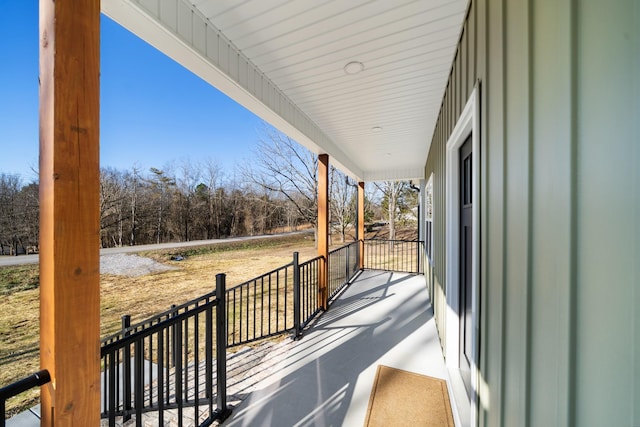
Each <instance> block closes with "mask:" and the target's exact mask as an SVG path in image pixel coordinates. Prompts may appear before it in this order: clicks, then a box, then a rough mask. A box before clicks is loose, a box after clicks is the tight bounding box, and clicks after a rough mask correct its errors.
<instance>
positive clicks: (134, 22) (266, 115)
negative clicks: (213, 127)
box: [101, 0, 364, 180]
mask: <svg viewBox="0 0 640 427" xmlns="http://www.w3.org/2000/svg"><path fill="white" fill-rule="evenodd" d="M168 8H175V10H176V11H177V13H163V11H165V10H166V9H168ZM101 9H102V12H103V13H104V14H105V15H106V16H108V17H110V18H111V19H113V20H114V21H116V22H118V23H119V24H120V25H122V26H123V27H125V28H127V29H128V30H129V31H131V32H132V33H134V34H136V35H137V36H138V37H140V38H142V39H143V40H145V41H146V42H147V43H149V44H151V45H152V46H154V47H155V48H156V49H158V50H160V51H161V52H163V53H164V54H166V55H167V56H169V57H170V58H172V59H173V60H175V61H176V62H178V63H180V64H181V65H183V66H184V67H186V68H187V69H189V70H190V71H192V72H193V73H195V74H196V75H198V76H200V77H201V78H202V79H204V80H205V81H207V82H209V83H210V84H212V85H213V86H214V87H216V88H217V89H218V90H220V91H221V92H223V93H224V94H226V95H227V96H229V97H230V98H232V99H234V100H235V101H236V102H238V103H239V104H240V105H242V106H244V107H245V108H247V109H248V110H249V111H251V112H252V113H254V114H256V115H257V116H258V117H260V118H262V119H263V120H265V121H267V122H269V123H270V124H271V125H273V126H274V127H276V128H278V129H279V130H280V131H282V132H284V133H285V134H287V135H289V136H290V137H291V138H293V139H294V140H296V141H297V142H299V143H300V144H302V145H304V146H305V147H307V148H308V149H309V150H311V151H313V152H315V153H317V154H321V153H328V154H329V155H330V159H331V163H332V164H334V165H335V166H336V167H338V168H339V169H341V170H343V171H344V172H346V173H347V174H348V175H350V176H352V177H353V178H355V179H357V180H363V179H364V174H363V172H362V170H361V169H360V168H359V167H358V166H357V165H356V164H355V163H354V162H353V161H352V160H351V159H350V158H349V157H348V156H346V155H345V154H344V153H343V152H342V150H340V149H339V148H338V147H337V146H336V145H335V143H334V142H333V141H331V139H330V138H329V137H328V136H327V135H325V134H324V132H323V131H322V130H321V129H320V128H319V127H318V126H317V125H316V124H315V123H314V122H313V121H312V120H311V119H310V118H309V117H308V116H307V115H306V114H305V113H304V112H303V111H302V110H300V109H299V108H298V107H297V106H296V105H295V104H294V103H293V102H292V101H291V100H289V99H288V98H287V97H286V95H284V93H282V92H281V91H280V90H279V89H278V88H277V87H276V85H275V84H273V83H272V82H271V81H270V80H269V79H268V78H267V77H266V76H265V75H264V74H263V73H262V72H261V71H260V70H259V69H258V68H257V67H255V66H254V65H253V64H252V63H251V62H250V61H249V60H248V59H247V58H246V57H245V56H244V55H243V54H242V53H241V52H239V51H238V50H237V49H236V47H235V46H234V45H233V44H232V43H231V42H230V41H229V40H228V39H227V38H226V37H225V36H224V35H223V34H222V33H221V32H220V31H218V30H217V29H216V28H215V27H214V26H213V25H212V24H211V23H209V22H207V21H206V20H205V18H204V17H203V16H202V15H201V14H200V13H199V12H198V11H197V10H194V9H192V8H190V6H189V5H187V4H185V3H184V2H182V1H181V0H162V1H160V0H103V1H102V4H101ZM173 17H175V19H172V18H173Z"/></svg>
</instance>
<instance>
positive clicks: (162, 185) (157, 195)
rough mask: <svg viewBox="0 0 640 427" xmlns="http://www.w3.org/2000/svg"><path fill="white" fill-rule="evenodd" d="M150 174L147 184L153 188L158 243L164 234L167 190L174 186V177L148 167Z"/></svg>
mask: <svg viewBox="0 0 640 427" xmlns="http://www.w3.org/2000/svg"><path fill="white" fill-rule="evenodd" d="M150 171H151V173H152V176H151V178H149V184H150V185H151V187H152V189H153V194H154V199H155V206H156V214H157V216H156V219H157V222H156V231H155V236H156V243H160V242H161V241H163V240H164V238H163V236H164V235H165V222H166V218H165V215H166V211H167V206H168V201H169V200H168V199H169V192H170V190H171V189H172V188H173V187H175V185H176V181H175V178H172V177H171V176H169V174H168V173H167V172H165V171H163V170H160V169H157V168H151V169H150Z"/></svg>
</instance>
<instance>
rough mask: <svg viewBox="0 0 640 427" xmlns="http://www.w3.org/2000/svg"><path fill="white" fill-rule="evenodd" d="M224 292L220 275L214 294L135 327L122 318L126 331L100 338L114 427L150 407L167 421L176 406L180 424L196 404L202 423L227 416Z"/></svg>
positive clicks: (106, 413) (105, 398) (105, 409)
mask: <svg viewBox="0 0 640 427" xmlns="http://www.w3.org/2000/svg"><path fill="white" fill-rule="evenodd" d="M224 296H225V276H224V275H223V274H219V275H218V276H216V290H215V291H214V292H211V293H209V294H206V295H203V296H201V297H200V298H197V299H195V300H192V301H189V302H187V303H185V304H182V305H179V306H174V307H172V308H171V309H170V310H167V311H165V312H163V313H160V314H159V315H157V316H154V317H153V318H150V319H148V320H145V321H143V322H140V323H137V324H135V325H129V317H128V316H124V317H123V329H122V331H121V332H119V333H117V334H114V335H111V336H109V337H107V338H105V339H103V340H102V347H101V360H102V369H103V371H102V386H101V388H102V400H101V407H102V409H101V412H102V417H103V418H108V420H109V425H110V426H115V425H116V418H117V417H122V422H125V421H127V420H129V419H131V417H132V415H135V416H136V424H137V425H141V424H140V423H141V416H142V414H143V413H145V412H150V411H157V412H158V423H159V425H164V418H165V410H168V409H177V414H178V420H179V422H180V420H182V417H183V412H184V410H185V408H193V411H194V412H193V414H194V416H193V418H194V419H196V420H200V419H203V418H204V419H205V421H203V422H202V423H200V424H199V425H201V426H207V425H210V424H212V423H213V422H214V421H215V420H221V419H224V418H226V417H227V416H228V414H229V412H230V411H229V410H228V409H227V405H226V346H227V345H226V339H227V333H226V322H225V308H224V305H225V297H224ZM214 322H215V323H214ZM214 351H215V360H214ZM214 365H215V367H216V370H215V372H214ZM214 405H215V409H214ZM205 416H206V418H205Z"/></svg>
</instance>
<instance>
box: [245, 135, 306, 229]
mask: <svg viewBox="0 0 640 427" xmlns="http://www.w3.org/2000/svg"><path fill="white" fill-rule="evenodd" d="M264 134H265V136H264V138H263V139H261V140H260V141H259V142H258V144H257V146H256V149H255V152H254V154H255V155H254V158H255V163H254V164H253V165H251V166H247V167H244V168H242V173H243V175H244V177H245V178H246V179H247V180H248V181H249V182H251V183H253V184H256V185H258V186H260V187H262V188H264V189H265V190H267V191H270V192H275V193H279V194H282V195H283V196H284V197H285V198H286V199H287V200H288V201H289V202H290V203H291V206H293V207H294V208H295V210H296V211H297V212H298V213H299V214H300V217H301V218H303V220H304V221H306V222H308V223H309V224H311V225H312V226H313V227H314V228H315V227H316V225H317V213H318V181H317V170H318V156H316V155H315V154H313V153H311V152H310V151H309V150H307V149H306V148H304V147H302V146H301V145H299V144H298V143H296V142H295V141H293V140H292V139H291V138H289V137H288V136H286V135H284V134H283V133H281V132H278V131H277V130H275V129H273V128H265V130H264ZM316 232H317V230H316Z"/></svg>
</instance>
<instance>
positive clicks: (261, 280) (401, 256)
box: [7, 241, 447, 427]
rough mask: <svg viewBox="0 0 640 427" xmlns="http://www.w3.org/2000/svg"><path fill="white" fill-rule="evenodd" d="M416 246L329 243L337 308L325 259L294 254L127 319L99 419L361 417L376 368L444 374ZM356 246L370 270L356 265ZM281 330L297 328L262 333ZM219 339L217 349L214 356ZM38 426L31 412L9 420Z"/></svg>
mask: <svg viewBox="0 0 640 427" xmlns="http://www.w3.org/2000/svg"><path fill="white" fill-rule="evenodd" d="M421 247H422V245H421V243H420V242H417V241H412V242H406V241H396V242H389V241H364V242H363V244H362V245H359V244H358V243H357V242H354V243H352V244H349V245H346V246H344V247H342V248H339V249H336V250H333V251H331V253H330V254H329V258H328V261H329V262H328V271H329V278H328V279H329V281H328V284H329V289H328V292H329V295H330V303H331V305H330V307H331V308H330V309H329V310H328V311H326V312H324V313H322V314H321V315H318V314H319V313H320V310H319V309H318V306H317V305H315V304H316V303H317V301H318V300H317V298H316V296H317V295H318V294H319V289H318V276H317V274H316V273H315V272H317V270H318V269H319V265H320V260H321V259H322V258H321V257H318V258H315V259H313V260H310V261H307V262H303V263H299V262H298V260H297V256H294V261H293V262H292V263H290V264H287V265H285V266H283V267H281V268H279V269H276V270H274V271H272V272H269V273H266V274H265V275H263V276H260V277H258V278H256V279H253V280H250V281H248V282H246V283H243V284H240V285H238V286H234V287H231V288H230V289H227V290H226V293H225V290H224V285H223V284H221V283H220V282H218V285H217V289H220V293H219V294H218V293H216V292H214V293H212V294H209V295H205V296H203V297H201V298H198V299H197V300H194V301H192V302H189V303H187V304H184V305H183V306H179V307H176V308H174V309H172V310H171V311H170V312H167V313H161V314H160V315H158V316H156V317H154V318H153V319H148V320H147V321H145V322H141V323H140V324H137V325H129V324H123V331H122V332H121V333H118V334H115V335H114V336H112V337H109V338H107V339H105V340H103V344H102V355H103V362H102V367H103V373H102V374H101V379H102V396H103V397H102V400H101V402H102V410H101V411H102V413H103V420H102V425H105V426H107V425H109V426H114V425H117V426H121V425H155V424H160V423H162V424H165V423H167V422H169V423H175V424H176V425H193V426H195V425H210V424H211V423H212V422H213V421H214V420H216V419H218V418H224V417H226V416H228V415H229V411H228V409H232V410H233V411H232V413H231V417H230V418H229V419H228V420H227V421H226V422H225V425H255V424H256V423H257V422H258V421H256V420H264V421H263V422H264V423H266V425H296V424H298V423H303V424H304V423H308V422H314V423H315V422H321V423H326V424H330V425H354V424H362V421H363V419H364V417H365V414H366V410H367V405H368V401H369V395H370V393H371V388H372V384H373V382H374V377H375V374H376V369H377V367H378V366H379V365H385V366H390V367H394V368H398V369H402V370H405V371H410V372H414V373H419V374H423V375H428V376H432V377H436V378H442V379H446V378H447V371H446V369H445V365H444V361H443V357H442V352H441V349H440V344H439V339H438V336H437V332H436V327H435V322H434V319H433V309H432V306H431V302H430V299H429V295H428V289H427V287H426V282H425V278H424V276H422V275H415V274H412V273H415V272H419V271H421V259H422V251H421ZM360 251H361V252H362V253H363V255H364V260H365V266H366V267H368V268H369V269H365V270H358V269H357V263H358V259H359V256H358V253H359V252H360ZM371 268H375V269H371ZM389 270H396V271H389ZM398 270H404V272H400V271H398ZM296 271H297V272H298V273H295V272H296ZM296 284H297V285H296ZM252 289H253V290H252ZM222 295H226V298H224V297H222ZM238 295H240V296H239V297H238ZM243 295H244V296H243ZM249 295H251V297H249ZM245 298H246V300H245ZM267 300H268V301H269V304H268V305H267V304H266V301H267ZM221 301H224V302H225V305H220V303H219V302H221ZM243 301H244V302H243ZM287 301H288V302H287ZM294 301H299V302H300V304H299V305H298V307H297V308H296V304H295V303H294ZM225 307H226V308H225ZM263 307H267V308H266V311H265V309H264V308H263ZM268 307H276V309H275V312H274V310H273V308H272V309H269V308H268ZM278 307H280V308H278ZM221 308H222V309H221ZM219 315H226V316H227V318H226V320H225V318H224V317H223V319H222V320H220V318H219V317H218V316H219ZM214 316H215V317H218V321H217V322H215V321H214V320H213V319H214ZM274 316H275V317H274ZM278 318H280V319H281V320H280V322H281V325H280V326H278V321H277V320H276V319H278ZM272 320H273V321H272ZM215 323H217V324H218V326H219V325H220V324H223V325H224V324H226V328H227V334H221V333H220V329H217V328H215V327H214V326H215ZM303 327H305V329H304V330H302V328H303ZM199 328H201V329H200V332H198V331H199ZM282 332H292V333H293V335H292V336H288V337H286V338H284V339H278V338H275V340H266V339H265V338H268V337H274V336H277V335H278V334H282ZM221 336H223V337H226V338H227V341H226V343H224V342H221V341H218V339H219V338H220V337H221ZM296 337H297V338H299V339H295V340H294V338H296ZM214 343H215V344H214ZM214 347H215V348H217V349H222V353H220V352H218V353H217V355H218V356H221V357H218V360H217V361H216V359H214V350H213V348H214ZM227 348H230V349H231V350H230V351H229V352H227V351H226V350H225V349H227ZM225 354H226V356H225ZM220 359H224V360H225V361H226V365H227V366H224V365H220V363H219V361H220ZM219 372H223V373H225V374H222V375H219V374H218V373H219ZM124 378H130V380H129V381H125V380H124ZM196 378H197V379H198V380H197V381H196V380H195V379H196ZM195 396H198V399H195ZM214 402H215V403H214ZM214 405H215V406H217V409H216V410H215V411H214V410H213V407H214ZM195 413H198V417H197V418H198V419H197V420H196V419H195V416H194V414H195ZM136 420H137V421H138V422H139V423H140V424H138V423H137V422H136ZM38 423H39V420H38V418H37V417H36V415H35V414H33V413H32V412H26V413H23V414H20V416H18V417H16V418H15V419H13V420H9V422H8V424H7V425H9V426H16V427H17V426H27V425H38Z"/></svg>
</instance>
